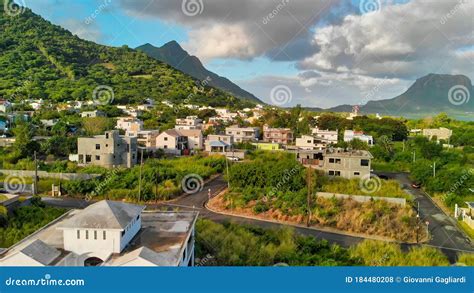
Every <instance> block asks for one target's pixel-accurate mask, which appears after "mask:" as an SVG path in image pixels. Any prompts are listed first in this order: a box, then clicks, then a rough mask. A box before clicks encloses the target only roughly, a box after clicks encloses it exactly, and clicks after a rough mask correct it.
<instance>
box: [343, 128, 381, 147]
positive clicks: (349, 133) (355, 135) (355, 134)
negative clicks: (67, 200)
mask: <svg viewBox="0 0 474 293" xmlns="http://www.w3.org/2000/svg"><path fill="white" fill-rule="evenodd" d="M354 139H358V140H361V141H363V142H365V143H367V144H368V145H369V146H373V145H374V138H373V137H372V136H371V135H366V134H364V132H362V131H353V130H346V131H344V141H345V142H351V141H352V140H354Z"/></svg>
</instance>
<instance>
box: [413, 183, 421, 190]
mask: <svg viewBox="0 0 474 293" xmlns="http://www.w3.org/2000/svg"><path fill="white" fill-rule="evenodd" d="M411 187H413V188H415V189H420V188H421V184H420V183H413V184H412V185H411Z"/></svg>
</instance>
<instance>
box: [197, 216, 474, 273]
mask: <svg viewBox="0 0 474 293" xmlns="http://www.w3.org/2000/svg"><path fill="white" fill-rule="evenodd" d="M196 229H197V233H196V257H197V259H196V265H198V266H271V265H277V266H278V265H290V266H358V265H365V266H447V265H449V262H448V260H447V258H446V256H444V255H443V254H442V253H441V252H440V251H439V250H437V249H435V248H430V247H425V246H419V247H412V248H410V250H409V251H407V252H404V251H402V250H401V248H400V246H399V245H398V244H394V243H386V242H379V241H372V240H366V241H363V242H361V243H359V244H357V245H355V246H353V247H351V248H350V249H345V248H342V247H340V246H338V245H335V244H332V245H331V244H329V243H328V242H327V241H325V240H322V241H321V240H317V239H316V238H314V237H308V236H300V235H297V234H296V233H295V232H294V231H293V230H291V229H289V228H283V229H279V230H264V229H261V228H257V227H253V226H242V225H237V224H229V223H228V224H224V225H222V224H217V223H214V222H212V221H209V220H200V221H198V223H197V226H196ZM459 262H463V263H465V264H466V265H472V255H461V256H460V257H459Z"/></svg>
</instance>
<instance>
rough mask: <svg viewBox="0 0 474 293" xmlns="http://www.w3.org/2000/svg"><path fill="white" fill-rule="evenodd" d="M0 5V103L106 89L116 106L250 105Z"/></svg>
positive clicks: (141, 56) (89, 95) (86, 95)
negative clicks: (146, 102) (148, 101)
mask: <svg viewBox="0 0 474 293" xmlns="http://www.w3.org/2000/svg"><path fill="white" fill-rule="evenodd" d="M0 3H1V4H2V5H1V8H0V9H1V13H0V52H1V54H0V97H2V96H3V97H4V98H7V99H12V100H15V101H19V100H22V99H26V98H34V99H39V98H42V99H45V100H51V101H56V102H64V101H70V100H91V99H93V92H94V89H96V88H97V87H98V86H107V87H110V88H112V90H113V94H114V101H113V103H115V104H122V103H124V104H134V103H142V102H143V101H144V99H146V98H152V99H154V100H156V101H163V100H169V101H172V102H175V103H179V102H183V101H184V102H188V103H196V104H202V105H212V106H226V105H229V106H248V105H249V102H247V101H242V100H239V99H235V98H233V97H232V96H231V95H230V94H228V93H227V92H224V91H222V90H219V89H215V88H213V87H210V86H203V85H202V84H201V83H200V82H199V81H198V80H196V79H194V78H192V77H191V76H189V75H186V74H184V73H183V72H180V71H178V70H176V69H174V68H173V67H171V66H169V65H167V64H164V63H162V62H160V61H157V60H155V59H153V58H150V57H149V56H147V55H146V54H145V53H143V52H139V51H135V50H133V49H130V48H128V47H126V46H123V47H120V48H114V47H107V46H102V45H98V44H96V43H94V42H90V41H85V40H82V39H80V38H79V37H77V36H75V35H73V34H72V33H70V32H69V31H67V30H65V29H63V28H61V27H59V26H57V25H54V24H52V23H50V22H48V21H46V20H44V19H43V18H41V17H40V16H38V15H36V14H34V13H33V12H32V11H31V10H29V9H26V8H19V7H15V8H16V9H21V12H22V13H20V14H18V15H16V14H12V13H11V11H5V7H7V6H6V5H3V0H0ZM7 12H8V13H7Z"/></svg>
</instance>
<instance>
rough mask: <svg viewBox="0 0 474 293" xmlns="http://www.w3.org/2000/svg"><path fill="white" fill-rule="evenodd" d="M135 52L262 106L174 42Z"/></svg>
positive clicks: (253, 97)
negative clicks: (140, 52)
mask: <svg viewBox="0 0 474 293" xmlns="http://www.w3.org/2000/svg"><path fill="white" fill-rule="evenodd" d="M137 50H140V51H143V52H145V53H146V54H148V56H150V57H153V58H155V59H157V60H159V61H161V62H164V63H166V64H169V65H171V66H172V67H174V68H176V69H178V70H180V71H182V72H184V73H186V74H189V75H191V76H192V77H194V78H196V79H199V80H201V81H205V80H207V81H208V82H209V85H211V86H213V87H216V88H219V89H221V90H224V91H227V92H229V93H232V94H233V95H235V96H237V97H241V98H244V99H248V100H251V101H253V102H256V103H260V104H263V102H262V101H260V100H259V99H258V98H257V97H255V96H254V95H253V94H251V93H249V92H247V91H245V90H243V89H242V88H240V87H239V86H238V85H236V84H235V83H233V82H232V81H230V80H229V79H227V78H225V77H222V76H219V75H217V74H215V73H214V72H211V71H209V70H207V69H206V68H205V67H204V65H203V64H202V62H201V61H200V60H199V59H198V58H197V57H196V56H191V55H189V54H188V52H186V51H185V50H184V49H183V48H182V47H181V46H180V45H179V44H178V43H177V42H176V41H171V42H169V43H167V44H165V45H163V46H162V47H159V48H158V47H155V46H153V45H151V44H145V45H143V46H140V47H138V48H137Z"/></svg>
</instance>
